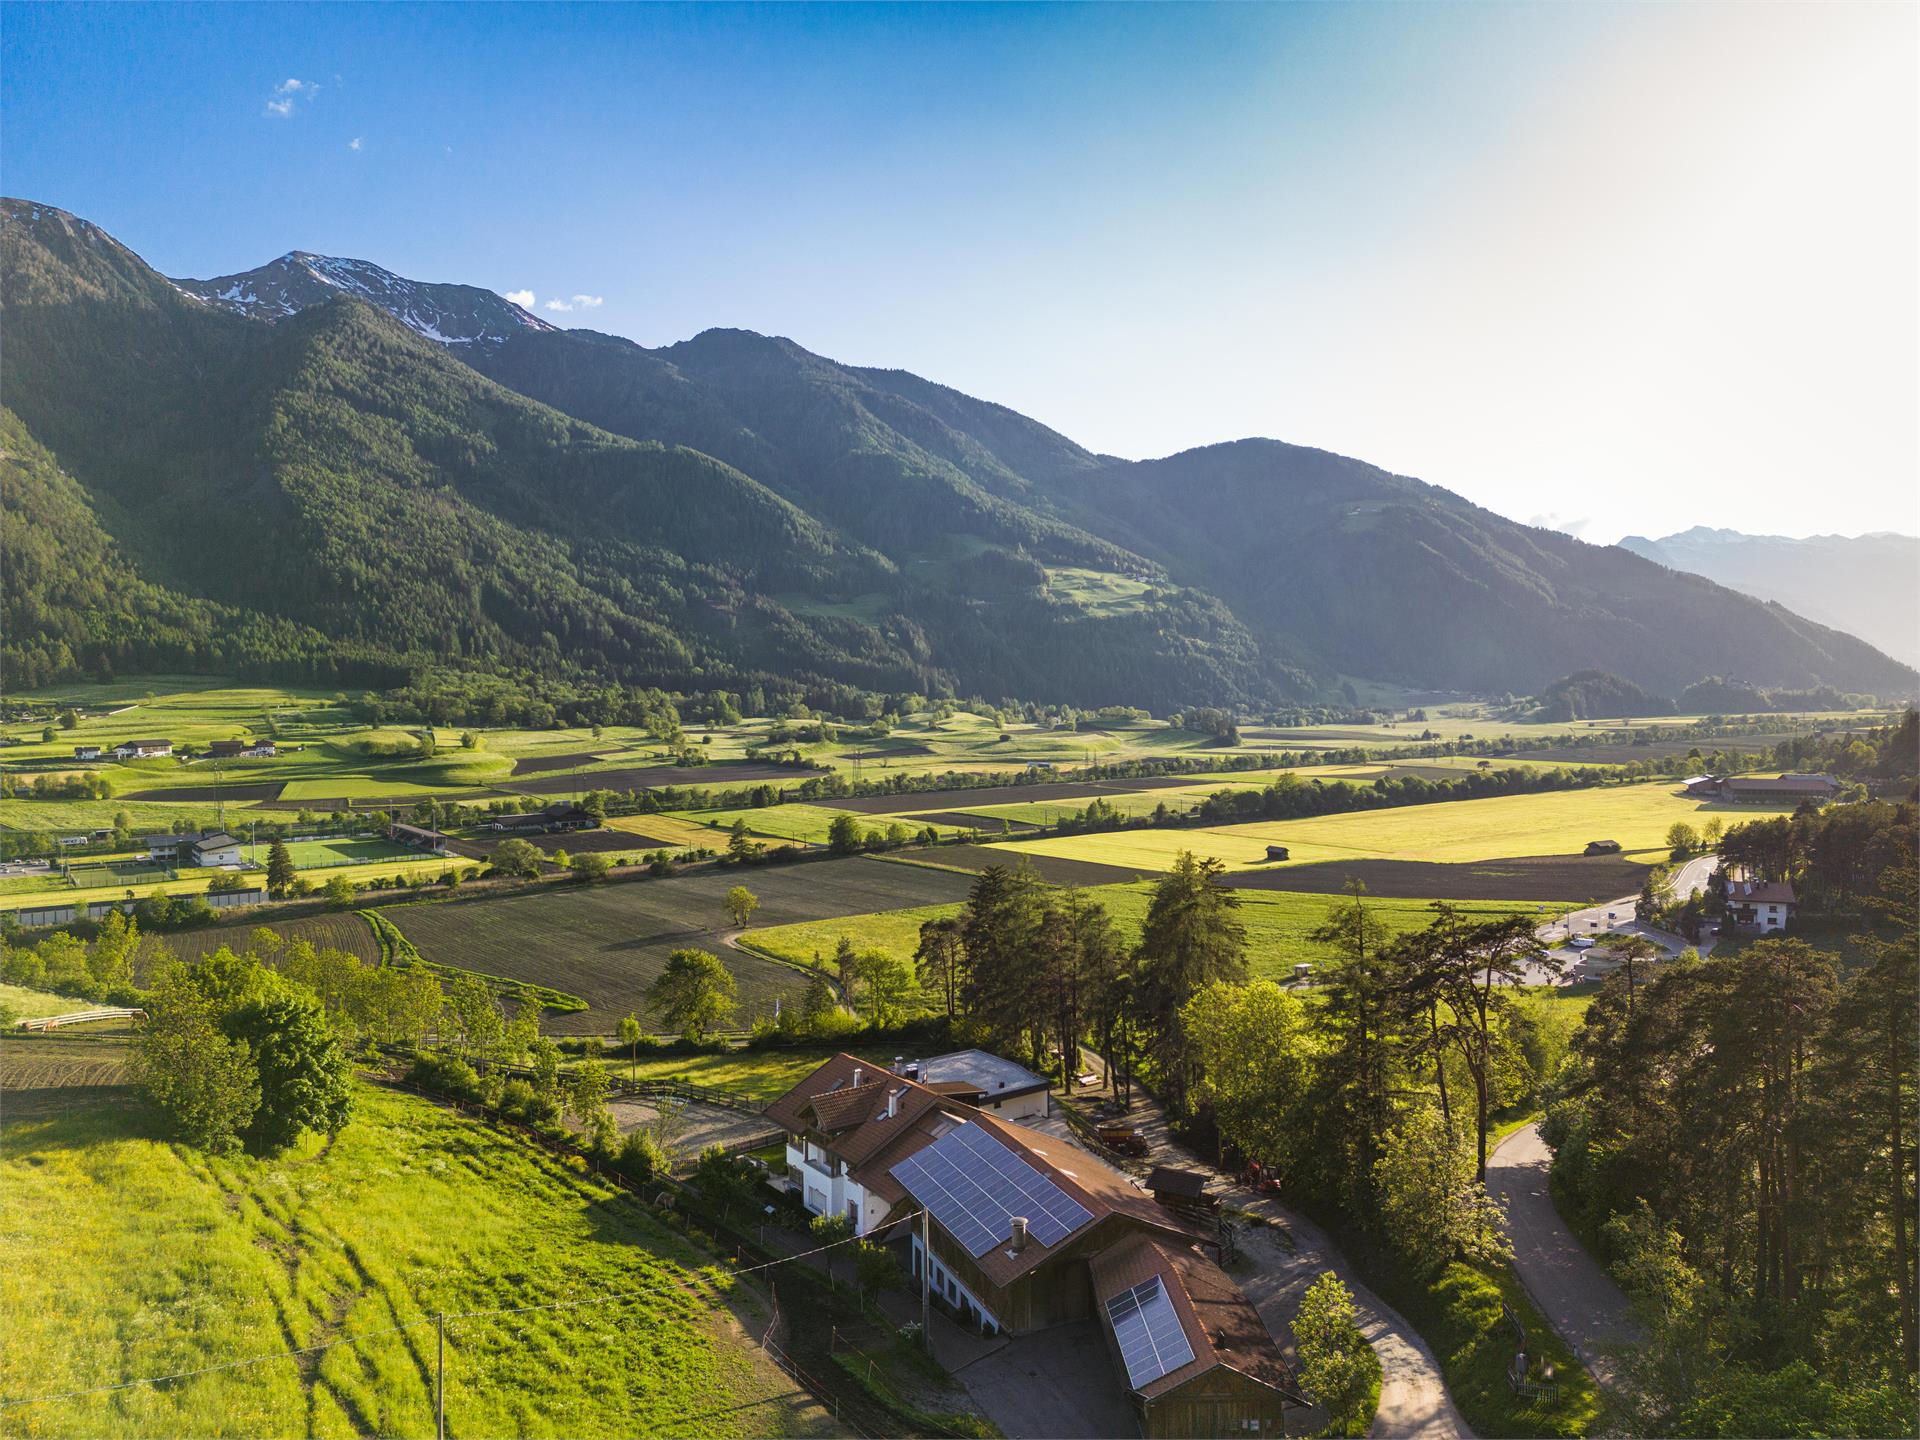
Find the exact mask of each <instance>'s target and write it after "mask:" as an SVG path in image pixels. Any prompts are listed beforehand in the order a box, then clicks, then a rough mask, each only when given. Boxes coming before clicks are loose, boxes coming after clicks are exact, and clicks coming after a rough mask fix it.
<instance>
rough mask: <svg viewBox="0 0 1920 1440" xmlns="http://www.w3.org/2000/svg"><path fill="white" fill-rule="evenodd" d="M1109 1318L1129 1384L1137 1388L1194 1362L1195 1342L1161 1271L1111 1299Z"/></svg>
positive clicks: (1108, 1304) (1108, 1303)
mask: <svg viewBox="0 0 1920 1440" xmlns="http://www.w3.org/2000/svg"><path fill="white" fill-rule="evenodd" d="M1107 1318H1108V1319H1109V1320H1110V1321H1112V1322H1113V1337H1114V1339H1116V1340H1118V1341H1119V1342H1120V1359H1121V1361H1122V1363H1124V1364H1125V1365H1126V1367H1127V1384H1129V1385H1131V1386H1132V1387H1133V1388H1134V1389H1136V1390H1138V1389H1140V1388H1141V1387H1142V1386H1144V1385H1151V1384H1152V1383H1153V1382H1154V1381H1155V1380H1158V1379H1159V1378H1160V1377H1161V1376H1162V1375H1165V1374H1166V1373H1167V1372H1168V1371H1170V1370H1178V1369H1179V1368H1180V1367H1181V1366H1182V1365H1190V1364H1192V1363H1193V1346H1192V1345H1191V1344H1190V1343H1189V1342H1188V1340H1187V1332H1186V1331H1184V1330H1182V1329H1181V1328H1180V1317H1179V1316H1178V1315H1177V1314H1175V1313H1174V1309H1173V1301H1171V1300H1169V1299H1168V1298H1167V1287H1166V1286H1165V1285H1164V1284H1162V1283H1161V1281H1160V1277H1159V1276H1158V1275H1156V1276H1154V1277H1153V1278H1152V1279H1151V1280H1142V1281H1141V1282H1140V1283H1139V1284H1138V1285H1136V1286H1134V1287H1133V1288H1132V1289H1131V1290H1123V1291H1121V1292H1120V1293H1119V1294H1118V1295H1116V1296H1114V1297H1113V1298H1112V1299H1111V1300H1109V1301H1107Z"/></svg>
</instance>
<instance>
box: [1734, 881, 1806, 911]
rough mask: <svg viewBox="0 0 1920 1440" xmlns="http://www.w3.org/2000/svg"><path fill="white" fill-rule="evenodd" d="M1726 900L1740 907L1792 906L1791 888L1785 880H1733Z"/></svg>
mask: <svg viewBox="0 0 1920 1440" xmlns="http://www.w3.org/2000/svg"><path fill="white" fill-rule="evenodd" d="M1727 899H1729V900H1731V901H1734V902H1735V903H1737V904H1741V905H1792V904H1794V903H1795V902H1794V898H1793V886H1792V885H1791V884H1790V883H1789V882H1787V881H1785V880H1734V881H1731V882H1729V883H1728V885H1727Z"/></svg>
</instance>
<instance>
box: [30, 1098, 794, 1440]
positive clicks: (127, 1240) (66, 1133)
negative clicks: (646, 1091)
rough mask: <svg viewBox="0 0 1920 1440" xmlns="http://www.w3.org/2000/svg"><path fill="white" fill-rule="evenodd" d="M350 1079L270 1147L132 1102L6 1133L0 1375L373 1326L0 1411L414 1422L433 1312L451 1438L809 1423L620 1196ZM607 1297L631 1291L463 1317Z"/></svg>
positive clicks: (399, 1427) (72, 1427)
mask: <svg viewBox="0 0 1920 1440" xmlns="http://www.w3.org/2000/svg"><path fill="white" fill-rule="evenodd" d="M356 1099H357V1102H358V1113H357V1115H356V1118H355V1119H354V1121H353V1122H352V1123H351V1124H350V1125H349V1126H348V1127H347V1128H346V1129H345V1130H344V1131H343V1132H342V1133H341V1134H340V1136H339V1137H338V1139H337V1140H336V1141H335V1142H334V1143H333V1144H332V1145H331V1146H328V1147H324V1148H323V1147H318V1146H309V1147H308V1148H307V1149H305V1150H303V1151H299V1152H296V1153H295V1154H293V1155H291V1156H289V1157H287V1158H284V1159H281V1160H275V1161H259V1160H252V1159H246V1158H241V1159H234V1160H221V1159H209V1158H208V1157H205V1156H203V1155H200V1154H198V1153H195V1152H192V1151H188V1150H185V1149H183V1148H181V1147H178V1146H175V1145H172V1144H168V1143H165V1142H164V1141H162V1140H160V1139H158V1138H156V1137H155V1135H154V1133H153V1132H152V1130H151V1129H150V1128H149V1124H150V1122H149V1120H148V1115H147V1112H146V1111H145V1110H144V1109H141V1108H138V1107H131V1108H122V1109H94V1110H89V1111H80V1112H70V1113H68V1114H66V1115H63V1116H60V1117H56V1118H51V1119H45V1120H33V1121H22V1122H19V1123H15V1124H11V1125H9V1126H8V1127H7V1128H6V1129H5V1131H4V1132H0V1154H4V1156H5V1159H6V1163H5V1164H4V1165H3V1166H0V1205H3V1207H4V1211H5V1213H6V1214H7V1215H8V1217H9V1223H8V1225H7V1226H6V1227H5V1229H4V1231H0V1310H3V1311H4V1313H5V1314H6V1315H7V1316H8V1325H7V1330H8V1335H7V1345H6V1346H5V1348H4V1351H3V1352H0V1395H4V1396H5V1397H7V1398H14V1397H22V1396H32V1395H44V1394H50V1393H56V1392H62V1391H69V1390H84V1389H90V1388H92V1387H95V1386H101V1385H111V1384H115V1383H117V1382H119V1381H121V1380H123V1379H126V1378H128V1377H133V1376H144V1375H158V1374H167V1373H171V1372H176V1371H185V1370H193V1369H197V1368H200V1367H204V1366H212V1365H219V1364H222V1363H225V1362H228V1361H231V1360H235V1359H241V1358H245V1357H250V1356H256V1355H264V1354H272V1353H275V1352H281V1351H285V1350H287V1349H289V1348H294V1347H302V1346H312V1345H323V1344H327V1343H328V1342H331V1341H336V1340H340V1339H342V1338H343V1337H353V1336H366V1337H369V1338H366V1339H363V1340H361V1341H359V1342H358V1343H355V1344H339V1345H336V1346H335V1347H334V1348H332V1349H329V1350H326V1351H323V1352H321V1353H320V1354H318V1355H315V1356H313V1357H312V1358H310V1359H308V1360H304V1361H302V1362H300V1363H298V1364H294V1363H288V1362H287V1361H285V1360H275V1361H270V1362H268V1363H264V1364H258V1365H251V1366H247V1367H244V1368H239V1369H230V1370H224V1371H214V1372H213V1373H209V1374H204V1375H199V1376H196V1377H193V1378H189V1379H185V1380H181V1381H178V1382H176V1383H174V1384H172V1385H169V1386H165V1387H140V1388H135V1389H128V1390H121V1391H117V1392H114V1393H112V1394H107V1395H94V1396H88V1397H84V1398H79V1399H71V1400H62V1401H50V1402H46V1403H41V1404H35V1405H30V1406H23V1407H19V1408H16V1409H12V1410H9V1411H8V1412H6V1415H7V1430H8V1432H9V1433H10V1434H20V1435H49V1436H60V1435H74V1436H92V1435H102V1434H110V1433H111V1434H129V1435H158V1434H193V1435H207V1436H229V1435H231V1436H260V1435H286V1434H295V1433H300V1434H310V1435H318V1436H334V1435H339V1436H347V1435H353V1434H380V1435H425V1434H431V1433H432V1431H433V1388H432V1380H433V1373H434V1339H435V1334H434V1326H433V1320H432V1317H433V1316H434V1314H435V1313H436V1312H441V1311H445V1312H449V1316H450V1318H449V1319H448V1322H447V1329H446V1370H447V1402H446V1409H447V1425H448V1429H449V1431H450V1432H451V1433H453V1434H456V1435H460V1434H464V1435H566V1436H575V1435H634V1434H649V1433H653V1434H662V1433H664V1434H676V1435H678V1434H685V1435H718V1436H732V1435H742V1436H746V1435H782V1434H794V1433H826V1432H827V1431H828V1430H829V1429H830V1426H829V1425H828V1424H827V1423H826V1422H825V1421H824V1417H822V1416H821V1415H820V1414H819V1412H818V1411H817V1410H816V1409H814V1408H813V1407H811V1406H809V1405H805V1404H803V1403H802V1401H801V1399H800V1398H799V1397H796V1395H795V1394H794V1391H793V1388H792V1386H791V1383H790V1382H789V1381H787V1380H786V1378H785V1377H784V1376H783V1375H781V1374H780V1373H779V1372H778V1371H777V1370H775V1369H774V1368H773V1367H772V1366H771V1365H770V1364H769V1363H768V1362H767V1361H766V1360H765V1359H764V1358H763V1357H762V1356H761V1354H760V1352H759V1351H758V1350H757V1348H755V1347H754V1346H753V1344H752V1343H751V1342H750V1341H749V1340H748V1339H747V1338H746V1336H745V1335H744V1334H743V1333H742V1329H741V1326H740V1324H739V1322H738V1321H736V1320H735V1319H734V1318H733V1316H732V1315H731V1314H730V1313H729V1310H728V1308H727V1303H728V1295H727V1289H728V1282H726V1281H725V1279H724V1278H723V1277H721V1276H719V1275H717V1274H716V1273H715V1272H713V1271H711V1270H708V1269H706V1268H705V1257H704V1256H703V1255H701V1254H700V1253H698V1252H696V1251H694V1250H692V1249H691V1248H690V1247H688V1246H687V1245H686V1244H685V1243H684V1242H682V1241H680V1240H679V1239H678V1238H677V1237H676V1236H675V1235H674V1234H673V1233H672V1232H670V1231H668V1230H666V1229H664V1228H662V1227H661V1226H660V1225H659V1224H658V1223H657V1222H655V1221H654V1220H652V1219H651V1218H650V1217H649V1216H648V1215H647V1213H646V1212H645V1211H644V1210H643V1209H641V1208H640V1207H639V1206H638V1205H636V1204H634V1203H633V1202H631V1201H630V1200H628V1199H626V1198H624V1197H623V1196H622V1195H621V1194H619V1193H618V1192H615V1191H613V1190H611V1189H609V1188H607V1187H605V1186H603V1185H602V1184H600V1183H598V1182H596V1181H593V1180H591V1179H589V1178H587V1177H585V1176H583V1175H581V1174H579V1173H577V1172H576V1171H574V1170H572V1169H570V1168H569V1167H567V1166H565V1165H563V1164H561V1163H560V1162H559V1161H557V1160H555V1159H553V1158H551V1157H549V1156H547V1155H546V1154H545V1153H544V1152H542V1151H539V1150H536V1149H535V1148H533V1147H531V1146H528V1145H526V1144H523V1143H521V1142H519V1141H516V1140H513V1139H510V1138H507V1137H505V1136H502V1135H500V1134H497V1133H495V1132H493V1131H490V1130H488V1129H486V1128H484V1127H482V1126H480V1125H477V1124H475V1123H472V1122H469V1121H466V1120H463V1119H461V1118H460V1117H459V1116H457V1115H456V1114H455V1113H453V1112H451V1111H449V1110H446V1109H443V1108H441V1107H439V1106H436V1105H433V1104H431V1103H429V1102H427V1101H424V1100H421V1099H417V1098H413V1097H409V1096H402V1095H397V1094H394V1093H391V1092H387V1091H383V1090H379V1089H375V1088H373V1087H370V1086H363V1087H361V1088H360V1090H359V1092H358V1094H357V1097H356ZM607 1294H618V1295H622V1296H626V1297H629V1298H626V1299H623V1300H622V1301H620V1302H618V1303H613V1304H604V1305H593V1306H583V1307H579V1308H572V1309H559V1310H539V1309H528V1310H522V1311H520V1313H514V1314H500V1313H485V1312H498V1311H500V1310H501V1309H503V1308H507V1307H529V1306H542V1305H552V1304H556V1303H564V1302H567V1301H574V1300H580V1299H585V1298H589V1297H595V1296H600V1295H607ZM737 1303H740V1304H742V1305H743V1306H744V1305H750V1306H751V1308H752V1310H753V1311H755V1312H757V1309H758V1306H757V1302H751V1301H749V1300H748V1299H746V1298H745V1297H741V1298H740V1299H739V1300H738V1302H737ZM469 1312H482V1313H478V1314H473V1313H469ZM755 1318H757V1314H756V1316H755Z"/></svg>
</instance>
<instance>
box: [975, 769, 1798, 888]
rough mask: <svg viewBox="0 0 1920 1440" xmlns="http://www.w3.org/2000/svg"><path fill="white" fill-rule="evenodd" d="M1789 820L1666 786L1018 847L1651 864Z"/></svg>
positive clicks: (1122, 858)
mask: <svg viewBox="0 0 1920 1440" xmlns="http://www.w3.org/2000/svg"><path fill="white" fill-rule="evenodd" d="M1789 813H1791V811H1790V809H1788V808H1782V807H1770V806H1765V805H1720V804H1713V803H1708V802H1702V801H1699V800H1693V799H1689V798H1688V797H1687V796H1685V795H1682V794H1680V793H1679V790H1678V788H1677V787H1676V786H1674V785H1673V784H1672V783H1670V782H1665V781H1655V782H1653V783H1650V784H1646V785H1620V786H1608V787H1605V788H1602V789H1597V790H1557V791H1548V792H1545V793H1542V794H1537V795H1499V796H1494V797H1492V798H1490V799H1486V800H1450V801H1446V802H1444V803H1442V804H1437V805H1408V806H1402V807H1399V808H1396V809H1391V810H1365V811H1357V812H1354V813H1352V814H1347V815H1323V816H1317V817H1314V818H1311V819H1304V820H1272V821H1258V822H1255V823H1252V824H1247V825H1222V826H1217V827H1211V828H1207V829H1191V830H1117V831H1111V832H1108V833H1104V834H1097V835H1068V836H1056V837H1053V838H1049V839H1044V840H1015V841H1010V842H1007V843H1006V845H1005V846H1004V847H1003V848H1005V849H1007V850H1010V851H1013V852H1015V853H1020V852H1026V853H1029V854H1034V855H1056V856H1060V857H1063V858H1065V859H1070V860H1089V861H1093V862H1096V863H1098V864H1104V865H1119V866H1128V867H1132V868H1134V869H1138V870H1165V869H1168V868H1169V867H1170V866H1171V865H1172V864H1173V861H1174V858H1175V857H1176V856H1177V855H1179V854H1180V852H1181V851H1183V850H1189V851H1192V852H1193V853H1194V854H1196V855H1210V856H1212V857H1214V858H1215V859H1217V860H1219V861H1221V862H1222V863H1223V864H1225V865H1227V866H1228V867H1229V868H1231V869H1236V870H1240V869H1248V868H1253V867H1259V868H1267V859H1266V855H1267V846H1269V845H1285V846H1287V847H1288V848H1289V850H1290V851H1291V852H1292V854H1291V857H1290V858H1289V859H1288V860H1286V861H1283V862H1280V863H1282V864H1288V865H1302V864H1311V863H1313V862H1315V861H1322V860H1348V859H1355V858H1363V857H1364V858H1367V859H1376V860H1426V861H1436V862H1441V863H1461V862H1466V861H1477V860H1500V859H1506V858H1509V857H1512V856H1519V855H1577V854H1579V853H1580V852H1581V851H1582V850H1583V849H1584V848H1585V847H1586V845H1587V842H1588V841H1591V840H1617V841H1619V842H1620V844H1621V846H1622V848H1623V849H1624V850H1625V851H1626V852H1628V853H1629V854H1637V855H1640V856H1641V857H1642V858H1643V859H1644V858H1650V857H1651V856H1652V855H1653V854H1654V853H1655V852H1661V851H1664V849H1665V840H1666V834H1667V830H1668V829H1669V828H1670V827H1671V826H1672V825H1673V824H1674V822H1675V821H1680V820H1684V821H1687V822H1688V823H1690V824H1693V825H1695V826H1698V825H1700V824H1703V823H1704V822H1705V821H1706V820H1708V819H1709V818H1712V817H1715V816H1717V817H1718V818H1719V819H1720V820H1721V821H1722V823H1724V824H1727V825H1732V824H1736V823H1738V822H1739V821H1741V820H1750V819H1754V818H1757V817H1761V816H1767V815H1781V814H1789Z"/></svg>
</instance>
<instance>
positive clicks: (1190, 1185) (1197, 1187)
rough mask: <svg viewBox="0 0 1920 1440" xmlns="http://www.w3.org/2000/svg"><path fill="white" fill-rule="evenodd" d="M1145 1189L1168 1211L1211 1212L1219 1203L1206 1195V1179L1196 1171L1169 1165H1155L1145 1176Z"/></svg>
mask: <svg viewBox="0 0 1920 1440" xmlns="http://www.w3.org/2000/svg"><path fill="white" fill-rule="evenodd" d="M1147 1189H1149V1190H1151V1191H1152V1192H1153V1198H1154V1199H1155V1200H1158V1201H1159V1202H1160V1203H1161V1204H1162V1205H1165V1206H1166V1207H1167V1208H1168V1209H1175V1210H1178V1209H1191V1208H1194V1207H1196V1206H1197V1207H1200V1208H1203V1209H1207V1210H1211V1209H1214V1208H1215V1207H1216V1206H1218V1205H1219V1203H1220V1202H1219V1201H1218V1200H1217V1199H1215V1198H1214V1197H1213V1196H1211V1195H1209V1194H1207V1177H1206V1176H1205V1175H1203V1174H1201V1173H1200V1172H1199V1171H1198V1170H1179V1169H1176V1168H1175V1167H1173V1166H1171V1165H1156V1166H1154V1167H1153V1173H1152V1174H1150V1175H1148V1176H1147Z"/></svg>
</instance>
